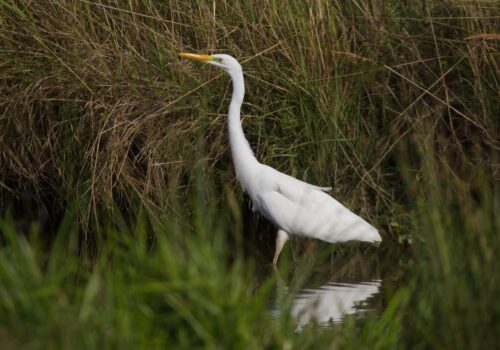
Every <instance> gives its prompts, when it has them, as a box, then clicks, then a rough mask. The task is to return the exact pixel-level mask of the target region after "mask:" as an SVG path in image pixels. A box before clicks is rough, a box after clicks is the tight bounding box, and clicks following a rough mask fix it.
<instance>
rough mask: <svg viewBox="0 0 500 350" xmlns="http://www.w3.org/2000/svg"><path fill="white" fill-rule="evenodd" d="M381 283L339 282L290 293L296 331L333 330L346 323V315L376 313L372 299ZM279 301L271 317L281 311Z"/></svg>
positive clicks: (378, 290) (377, 292)
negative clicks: (305, 329) (313, 326)
mask: <svg viewBox="0 0 500 350" xmlns="http://www.w3.org/2000/svg"><path fill="white" fill-rule="evenodd" d="M380 285H381V281H371V282H358V283H338V282H331V283H327V284H325V285H322V286H320V287H317V288H304V289H300V290H298V291H297V292H294V293H291V294H290V295H289V297H291V308H290V310H291V311H290V312H291V315H292V317H293V318H294V320H295V322H296V325H297V330H301V329H302V328H303V327H304V326H307V325H309V324H315V325H317V326H320V327H331V326H332V325H333V324H334V323H340V322H342V321H343V319H344V317H345V316H346V315H353V314H361V313H363V312H366V311H369V310H373V308H372V307H370V303H369V300H370V299H371V298H373V297H375V296H376V295H377V294H379V293H380ZM280 304H281V303H280V302H276V303H275V305H274V307H273V309H272V310H271V312H272V314H273V315H274V316H275V317H277V316H278V315H279V313H280V312H281V308H280V306H281V305H280Z"/></svg>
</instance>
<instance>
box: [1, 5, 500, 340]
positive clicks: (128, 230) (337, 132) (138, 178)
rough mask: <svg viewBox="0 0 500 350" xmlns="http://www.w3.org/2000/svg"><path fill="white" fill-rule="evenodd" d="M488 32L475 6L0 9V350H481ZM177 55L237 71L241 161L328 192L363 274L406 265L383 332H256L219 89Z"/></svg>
mask: <svg viewBox="0 0 500 350" xmlns="http://www.w3.org/2000/svg"><path fill="white" fill-rule="evenodd" d="M499 18H500V8H499V7H498V5H497V4H496V2H494V1H470V2H460V1H455V0H450V1H427V2H425V3H417V2H401V1H388V2H359V1H358V2H347V3H345V2H338V1H315V2H310V3H308V2H304V1H295V0H292V1H286V2H283V1H261V2H255V1H240V2H236V3H231V2H226V1H224V2H217V1H191V2H188V1H169V2H168V3H167V2H163V1H153V0H134V1H128V2H117V1H94V2H90V1H72V0H70V1H23V2H21V1H10V0H3V1H0V112H1V113H0V135H1V136H0V169H1V172H0V195H1V198H2V200H1V209H2V213H3V219H2V225H1V226H2V227H1V231H2V235H1V237H2V248H1V250H0V257H1V266H0V269H1V270H0V286H1V287H0V288H1V289H0V293H1V298H0V309H1V311H2V312H0V321H1V325H0V339H2V340H4V343H5V344H8V345H10V346H11V347H17V346H21V345H25V346H31V347H34V348H37V347H80V346H81V347H90V348H95V347H98V346H100V347H102V346H105V347H111V346H116V347H118V346H120V347H122V346H124V347H128V346H130V347H133V346H134V345H136V346H142V347H154V346H156V347H161V346H164V345H166V344H168V345H172V344H177V345H179V346H184V347H193V346H199V347H202V346H206V347H218V348H220V347H253V348H262V347H272V346H276V347H280V348H281V347H288V346H292V347H296V348H301V347H304V346H310V347H320V346H324V347H329V346H347V347H349V346H350V347H353V348H359V347H362V346H366V347H381V348H386V347H402V346H406V347H422V348H426V347H429V346H431V347H435V348H485V347H487V346H493V345H494V344H495V342H496V340H497V339H496V334H498V331H497V330H498V327H499V322H498V320H499V310H498V307H497V304H498V303H497V302H496V299H497V298H498V296H499V295H500V293H499V290H498V289H499V281H498V278H497V277H496V276H497V275H498V273H497V269H496V267H495V259H494V258H495V251H497V248H499V247H498V246H499V238H498V234H497V232H498V230H499V228H500V227H499V226H500V225H499V222H498V218H497V216H496V213H498V211H499V209H500V208H499V205H500V204H499V202H498V201H499V198H500V196H499V188H498V179H499V164H500V163H499V154H498V153H499V152H498V151H499V149H500V145H499V141H498V140H499V139H500V138H499V127H500V125H499V118H498V116H499V115H500V108H499V106H500V104H499V103H498V101H499V97H500V96H499V93H498V92H499V91H500V86H499V85H500V81H499V75H498V71H499V68H498V55H499V54H498V52H499V51H498V20H499ZM180 51H194V52H202V53H210V52H224V53H229V54H232V55H233V56H235V57H237V58H238V59H239V60H240V62H242V65H243V69H244V71H245V78H246V82H247V98H246V100H245V104H244V106H243V124H244V129H245V132H246V134H247V137H248V139H249V141H250V143H251V145H252V147H253V149H254V150H255V151H256V154H257V157H258V158H259V159H260V160H261V161H263V162H265V163H266V164H269V165H272V166H274V167H276V168H278V169H279V170H281V171H284V172H287V173H289V174H291V175H294V176H296V177H298V178H300V179H303V180H306V181H309V182H313V183H317V184H322V185H325V186H326V185H332V186H333V187H334V190H333V195H334V196H335V197H337V198H339V199H340V200H342V201H343V202H345V203H346V204H347V205H348V206H349V207H350V208H352V209H354V210H355V211H356V212H358V213H361V214H362V215H363V216H364V217H366V218H368V219H369V220H370V221H371V222H373V223H374V224H375V225H376V226H377V227H379V228H380V229H381V231H382V236H383V238H384V242H385V243H384V245H383V246H382V247H381V249H380V251H379V255H381V256H383V255H387V254H389V255H396V254H397V255H398V258H399V256H400V255H401V254H403V255H408V258H407V259H408V260H409V262H406V263H405V266H406V270H405V271H406V273H407V275H408V276H409V277H407V280H408V286H405V287H402V289H401V291H399V292H396V293H393V294H391V298H390V300H389V301H388V307H387V309H386V311H385V312H384V313H383V314H382V315H379V317H377V318H376V319H371V318H369V319H368V320H366V321H363V322H357V321H352V322H347V323H346V324H345V325H342V326H338V327H334V329H333V330H332V331H331V332H320V333H319V334H318V333H313V331H312V330H308V329H306V330H305V331H304V332H303V333H301V334H298V335H297V334H294V333H293V330H294V327H293V322H292V321H291V320H289V319H286V318H284V319H283V320H282V319H280V320H278V321H272V320H270V319H269V317H267V316H265V315H267V314H266V312H265V310H266V308H267V307H268V305H267V304H266V300H267V299H268V296H269V293H271V292H270V290H272V289H273V287H272V284H273V283H272V278H271V281H270V282H268V284H269V286H267V285H266V286H265V287H264V288H262V289H261V291H260V292H257V293H256V294H255V293H252V292H251V291H252V290H253V289H254V288H253V287H255V286H253V282H250V281H251V277H250V275H249V274H250V272H249V271H250V270H251V266H249V264H250V265H251V262H249V261H247V260H242V255H244V254H243V251H245V250H248V249H247V248H245V247H246V246H247V245H248V241H247V239H248V236H252V235H254V236H255V235H257V234H256V233H255V232H259V231H265V229H263V228H262V225H260V224H259V225H260V226H257V227H258V228H257V229H253V228H254V227H255V225H256V224H255V217H252V214H251V213H250V206H249V204H248V201H247V199H246V198H245V197H244V196H243V195H242V194H241V192H240V191H239V189H238V188H237V184H236V183H235V181H234V174H233V170H232V165H231V163H230V159H229V152H228V149H227V147H228V146H227V142H226V139H227V137H226V131H225V122H226V118H225V113H226V108H227V102H228V99H229V97H230V85H229V81H228V79H227V77H226V76H224V75H223V74H221V72H220V71H216V70H212V69H210V68H209V67H206V66H195V65H192V64H191V63H188V62H181V61H179V60H177V58H176V53H177V52H180ZM193 169H197V170H196V171H194V170H193ZM200 174H202V176H201V175H200ZM201 178H206V179H205V181H206V184H208V185H205V186H199V185H198V181H201V180H200V179H201ZM187 198H191V200H186V199H187ZM30 208H35V210H34V211H32V210H31V209H30ZM9 213H10V214H9ZM249 218H250V219H249ZM31 219H36V220H34V221H35V222H39V223H42V224H43V223H45V224H46V225H41V227H39V228H38V229H37V228H36V227H34V226H31V229H30V228H29V227H30V222H31ZM47 223H48V225H47ZM22 232H24V234H21V233H22ZM54 232H56V233H54ZM242 232H243V234H242ZM394 247H395V248H394ZM260 248H262V247H260ZM354 249H356V248H354ZM326 250H327V248H326V247H324V246H321V247H320V249H318V251H317V253H318V256H321V254H319V253H321V252H322V251H326ZM396 251H399V252H397V253H396ZM306 252H308V250H306ZM329 252H331V250H329V249H328V251H327V253H329ZM285 254H286V253H285ZM307 255H308V254H298V255H295V259H296V260H298V262H296V265H294V264H293V263H294V262H293V261H292V265H291V266H292V267H293V266H297V265H301V261H303V259H306V258H307ZM309 255H310V254H309ZM318 259H319V258H318ZM292 260H293V259H292ZM394 260H395V262H394V263H395V264H396V263H397V259H394ZM285 263H286V259H285ZM188 286H189V287H188ZM28 335H31V336H30V338H29V339H27V337H28Z"/></svg>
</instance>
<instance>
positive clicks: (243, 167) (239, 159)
mask: <svg viewBox="0 0 500 350" xmlns="http://www.w3.org/2000/svg"><path fill="white" fill-rule="evenodd" d="M229 74H230V75H231V80H232V84H233V96H232V97H231V104H230V105H229V112H228V118H229V119H228V134H229V146H230V148H231V155H232V158H233V164H234V169H235V171H236V177H237V178H238V180H239V181H240V183H241V185H242V186H243V188H245V189H246V188H247V187H248V186H247V184H248V181H247V180H250V178H251V176H253V174H252V173H253V170H255V168H256V167H255V164H256V163H258V162H257V159H255V156H254V155H253V152H252V149H251V148H250V145H249V143H248V141H247V139H246V138H245V134H244V133H243V129H242V127H241V119H240V110H241V105H242V103H243V97H244V96H245V83H244V80H243V72H242V71H241V70H238V71H232V72H230V73H229Z"/></svg>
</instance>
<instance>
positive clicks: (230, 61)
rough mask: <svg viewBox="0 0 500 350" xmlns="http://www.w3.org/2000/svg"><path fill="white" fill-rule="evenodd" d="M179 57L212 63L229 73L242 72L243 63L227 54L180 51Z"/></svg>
mask: <svg viewBox="0 0 500 350" xmlns="http://www.w3.org/2000/svg"><path fill="white" fill-rule="evenodd" d="M179 57H183V58H187V59H190V60H193V61H200V62H205V63H208V64H211V65H212V66H215V67H218V68H221V69H223V70H224V71H226V72H228V73H229V74H231V73H232V72H235V71H240V72H241V65H240V64H239V63H238V61H237V60H236V58H234V57H232V56H229V55H225V54H216V55H198V54H195V53H180V54H179Z"/></svg>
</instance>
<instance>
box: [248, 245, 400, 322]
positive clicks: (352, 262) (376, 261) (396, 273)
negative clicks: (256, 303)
mask: <svg viewBox="0 0 500 350" xmlns="http://www.w3.org/2000/svg"><path fill="white" fill-rule="evenodd" d="M268 248H269V247H267V248H266V247H261V252H262V251H265V250H266V249H268ZM257 249H258V248H257ZM268 250H269V249H268ZM270 250H271V251H272V249H270ZM283 254H284V256H283V257H281V258H280V261H279V263H278V268H277V269H273V267H272V266H270V264H269V262H270V260H269V256H267V255H269V252H265V253H261V254H258V255H259V256H258V257H255V259H256V264H257V268H256V273H255V279H256V281H258V282H257V284H261V283H262V282H264V281H266V280H268V279H269V278H274V279H275V281H276V283H275V284H276V286H275V293H274V295H273V298H272V300H271V301H270V312H271V314H272V315H273V317H278V315H280V313H281V312H282V310H283V309H285V308H286V310H290V311H287V312H291V315H292V317H293V318H294V320H295V322H296V324H297V330H300V329H302V328H303V327H305V326H307V325H312V324H314V325H316V326H319V327H331V326H332V325H334V324H336V323H341V322H343V321H344V319H345V317H346V316H348V315H355V316H356V317H363V316H364V315H366V314H367V313H370V314H375V315H377V314H379V313H380V312H381V311H383V310H384V309H385V307H386V306H387V301H388V300H389V299H390V297H391V296H392V295H393V294H394V293H395V292H396V290H397V289H398V288H399V287H400V286H402V285H404V283H405V280H406V270H407V269H406V268H405V267H404V266H405V265H407V262H408V261H409V258H408V256H407V254H405V253H404V249H402V247H399V246H384V244H382V246H381V247H379V248H377V247H373V246H370V245H366V244H363V243H352V244H346V245H330V244H326V243H322V242H319V241H315V240H300V239H296V240H293V241H292V242H291V245H290V246H289V247H288V248H286V251H284V253H283Z"/></svg>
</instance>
